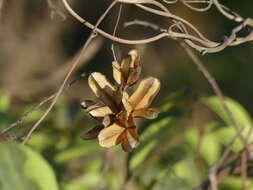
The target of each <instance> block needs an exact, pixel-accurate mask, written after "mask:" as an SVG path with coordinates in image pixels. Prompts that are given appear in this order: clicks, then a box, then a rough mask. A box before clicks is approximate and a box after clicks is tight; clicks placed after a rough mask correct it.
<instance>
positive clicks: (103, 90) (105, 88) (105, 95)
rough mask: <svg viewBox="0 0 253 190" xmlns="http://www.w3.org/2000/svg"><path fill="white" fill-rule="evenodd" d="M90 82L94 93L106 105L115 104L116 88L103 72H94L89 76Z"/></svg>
mask: <svg viewBox="0 0 253 190" xmlns="http://www.w3.org/2000/svg"><path fill="white" fill-rule="evenodd" d="M88 84H89V86H90V88H91V89H92V91H93V92H94V94H95V95H96V96H97V97H98V98H100V99H101V100H102V101H103V102H104V103H105V104H106V105H109V106H112V105H113V98H114V93H115V91H116V88H115V87H114V86H113V85H112V84H111V83H110V82H109V81H108V80H107V78H106V77H105V76H104V75H103V74H101V73H98V72H94V73H92V74H91V75H90V76H89V78H88Z"/></svg>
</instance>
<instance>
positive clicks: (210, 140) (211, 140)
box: [186, 126, 221, 165]
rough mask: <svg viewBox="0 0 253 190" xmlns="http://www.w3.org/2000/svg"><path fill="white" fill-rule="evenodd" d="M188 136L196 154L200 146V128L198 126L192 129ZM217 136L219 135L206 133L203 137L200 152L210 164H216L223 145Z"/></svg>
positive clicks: (188, 140)
mask: <svg viewBox="0 0 253 190" xmlns="http://www.w3.org/2000/svg"><path fill="white" fill-rule="evenodd" d="M205 127H208V126H205ZM186 138H187V142H188V143H189V144H190V145H191V147H192V150H194V153H193V154H195V153H196V151H197V148H198V146H199V145H198V143H199V142H198V141H199V138H200V137H199V136H198V130H197V129H196V128H193V129H191V130H190V131H188V133H187V136H186ZM217 138H218V137H217V136H216V134H214V133H206V134H204V136H203V137H202V138H201V144H200V154H201V155H202V156H203V158H204V159H205V161H206V162H207V163H208V164H209V165H211V164H214V163H215V162H216V161H217V160H218V159H219V157H220V153H221V146H220V142H219V141H217Z"/></svg>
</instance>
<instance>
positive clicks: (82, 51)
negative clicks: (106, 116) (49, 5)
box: [22, 0, 117, 144]
mask: <svg viewBox="0 0 253 190" xmlns="http://www.w3.org/2000/svg"><path fill="white" fill-rule="evenodd" d="M63 1H64V0H63ZM116 3H117V1H116V0H115V1H113V2H112V3H111V5H110V6H109V7H108V8H107V10H106V11H105V12H104V14H103V15H102V16H101V17H100V18H99V19H98V21H97V23H96V25H95V26H94V29H93V30H92V32H91V34H90V36H89V37H88V39H87V41H86V42H85V44H84V46H83V48H82V50H81V53H80V56H79V57H77V59H76V60H75V61H74V62H73V65H72V66H71V68H70V70H69V72H68V73H67V75H66V77H65V79H64V81H63V83H62V85H61V87H60V88H59V90H58V91H57V93H56V95H55V97H54V99H53V101H52V103H51V104H50V106H49V107H48V109H47V110H46V111H45V113H44V114H43V115H42V116H41V118H40V119H39V120H38V121H37V122H36V123H35V124H34V125H33V127H32V128H31V130H30V131H29V133H28V134H27V136H26V137H25V138H24V140H23V142H22V144H25V143H26V142H27V141H28V140H29V139H30V137H31V135H32V133H33V131H35V130H36V128H37V127H38V126H39V124H40V123H41V122H42V121H43V120H44V119H45V117H46V116H47V114H48V113H49V112H50V111H51V110H52V108H53V106H54V105H55V103H56V101H57V100H58V98H59V96H60V95H61V93H62V91H63V89H64V87H65V84H66V82H67V81H68V79H69V77H70V75H71V74H72V72H73V71H74V70H75V68H76V66H77V65H78V63H79V60H80V59H81V57H82V54H83V53H84V52H85V50H86V48H87V47H88V45H89V44H90V42H91V41H92V39H93V38H94V37H95V35H94V31H95V29H96V28H97V26H98V25H99V24H100V23H101V22H102V21H103V19H104V18H105V16H106V15H107V14H108V12H109V11H110V10H111V9H112V7H113V6H114V5H115V4H116Z"/></svg>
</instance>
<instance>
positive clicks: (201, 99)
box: [0, 0, 253, 190]
mask: <svg viewBox="0 0 253 190" xmlns="http://www.w3.org/2000/svg"><path fill="white" fill-rule="evenodd" d="M0 2H1V3H0V5H1V10H0V11H1V15H0V28H1V29H0V129H3V128H5V127H7V126H8V124H10V123H12V122H14V121H15V120H17V119H18V118H19V117H20V116H21V115H22V114H24V113H25V112H26V111H27V110H29V109H30V108H31V107H32V106H33V105H35V104H36V103H38V102H40V101H41V100H42V99H43V98H44V97H47V96H49V95H51V94H53V93H55V92H56V91H57V89H58V88H59V86H60V84H61V82H62V81H63V78H64V76H65V74H66V72H67V71H68V70H69V68H70V66H71V63H72V60H73V59H74V58H75V57H76V56H77V55H78V53H79V51H80V49H81V47H82V45H83V44H84V42H85V41H86V40H87V38H88V35H89V33H90V30H89V29H87V28H86V27H84V26H83V25H82V24H80V23H79V22H77V21H76V20H75V19H73V18H72V17H71V16H70V15H69V14H68V13H67V12H65V10H64V8H63V5H62V4H61V1H60V0H57V1H53V3H54V4H55V5H56V7H57V8H58V9H59V10H60V11H62V12H63V13H64V14H65V16H66V18H65V19H64V18H63V17H62V16H60V15H58V14H56V13H54V12H52V9H50V7H49V6H48V4H47V2H46V1H45V0H1V1H0ZM69 2H70V3H71V5H73V7H74V9H75V10H76V11H77V12H78V13H79V14H80V15H81V16H82V17H84V18H86V19H87V20H88V21H90V22H91V23H95V22H96V21H97V19H98V18H99V16H100V15H101V14H102V13H103V12H104V11H105V9H106V7H107V6H108V5H109V3H110V2H111V1H109V0H92V1H88V0H86V1H73V0H72V1H69ZM221 3H224V4H225V5H226V6H228V7H229V8H230V9H232V10H234V11H235V12H237V13H238V14H240V15H241V16H243V17H251V18H253V2H252V1H250V0H244V1H221ZM168 7H169V10H170V11H171V12H173V13H175V14H177V15H179V16H181V17H183V18H185V19H187V20H188V21H190V22H192V23H193V24H194V25H195V26H197V28H198V29H199V30H200V31H201V32H203V34H204V35H205V36H208V37H209V38H210V39H212V40H214V41H222V40H223V38H224V36H226V35H229V34H230V32H231V29H232V28H233V27H235V26H236V23H233V22H232V21H229V20H227V19H226V18H224V17H223V16H222V15H221V14H220V13H219V12H218V11H217V10H216V8H215V7H213V8H211V9H210V10H209V11H207V12H204V13H199V12H194V11H192V10H189V9H188V8H187V7H185V6H184V5H183V4H181V3H176V4H173V5H170V6H168ZM118 10H119V5H117V6H116V7H115V8H114V9H113V10H112V11H111V13H110V14H109V15H108V16H107V18H106V19H105V21H104V22H103V23H102V25H101V28H103V29H104V30H106V31H108V32H110V33H112V32H113V29H114V25H115V22H116V18H117V13H118ZM134 19H140V20H146V21H151V22H153V23H155V24H157V25H159V26H161V27H162V28H165V27H166V26H168V24H169V23H170V22H169V21H168V20H166V19H164V18H161V17H159V16H152V15H150V14H148V13H146V12H144V11H142V10H140V9H138V8H137V7H134V6H132V5H123V9H122V16H121V20H120V24H119V26H118V30H117V34H118V35H119V36H120V37H122V38H128V39H142V38H145V37H148V36H150V35H151V34H154V33H155V32H154V31H152V30H151V29H149V28H146V27H140V26H130V27H128V28H125V27H124V23H125V22H127V21H132V20H134ZM111 45H112V41H110V40H107V39H104V38H102V37H99V36H98V37H97V38H95V39H94V41H93V42H92V43H91V44H90V46H89V48H88V49H87V51H86V52H85V54H84V55H83V57H82V61H81V63H80V64H79V66H78V68H77V70H76V71H75V72H74V74H73V75H72V79H71V80H74V79H76V78H78V77H79V76H80V74H82V73H87V74H89V73H91V72H93V71H99V72H102V73H104V74H106V75H107V76H108V77H109V78H110V79H112V67H111V62H112V60H113V56H112V52H111ZM131 49H138V50H139V52H140V53H141V63H142V65H143V68H142V77H146V76H155V77H157V78H159V79H160V80H161V91H160V93H159V95H158V96H157V98H156V100H155V102H154V104H153V105H154V106H156V107H160V108H161V110H162V113H161V115H160V117H159V118H158V119H155V120H152V121H144V120H140V121H138V123H139V126H138V127H139V132H140V134H141V144H140V146H139V148H137V149H136V150H135V151H133V152H132V153H130V154H128V153H125V152H123V151H122V150H121V148H120V147H115V148H112V149H109V150H107V149H104V148H101V147H99V145H98V142H97V140H91V141H83V140H82V139H80V135H81V134H83V133H84V132H85V131H87V130H89V129H90V128H91V127H93V126H94V125H96V124H97V123H96V121H94V120H93V119H92V118H90V117H89V116H88V114H87V113H85V111H84V110H81V109H80V106H79V103H80V102H81V101H82V100H84V99H87V98H94V95H93V94H92V92H91V90H90V89H89V87H88V85H87V78H83V79H81V80H79V81H78V82H76V83H75V84H74V85H72V86H71V88H69V89H68V90H66V91H65V92H64V94H63V95H62V96H61V97H60V99H59V101H58V102H57V104H56V106H55V107H54V109H53V110H52V111H51V113H50V114H49V115H48V117H47V118H46V119H45V121H44V122H43V123H42V124H41V125H40V127H39V128H38V130H37V131H36V132H35V133H34V134H33V136H32V138H31V139H30V140H29V142H28V145H27V146H25V147H23V146H19V145H17V143H18V142H20V140H22V138H23V137H24V136H25V135H26V134H27V132H28V130H29V129H30V128H31V126H32V125H33V123H34V122H35V121H37V120H38V119H39V118H40V116H41V115H42V114H43V112H44V111H45V109H46V108H47V107H46V106H44V107H42V108H40V109H38V110H37V111H35V112H33V114H31V115H30V116H29V117H27V118H26V119H25V120H24V121H23V122H22V123H21V124H19V125H18V126H17V127H16V128H15V129H14V130H12V131H10V132H9V133H8V135H7V137H8V138H9V139H11V140H13V141H16V144H2V145H1V147H0V152H2V153H1V155H4V156H2V158H0V189H3V190H7V189H10V190H19V189H26V190H30V189H31V190H37V189H38V190H44V189H47V190H50V189H52V190H54V189H57V186H58V189H62V190H86V189H87V190H89V189H92V190H94V189H105V190H109V189H115V190H118V189H130V190H135V189H136V190H139V189H145V190H146V189H156V190H165V189H166V190H168V189H179V190H180V189H182V190H184V189H192V188H194V187H196V186H197V185H198V184H200V183H201V182H202V181H203V180H204V179H206V178H207V175H208V169H209V168H210V166H212V164H214V163H216V162H217V161H218V160H219V158H220V157H221V154H222V152H223V150H224V148H225V146H226V145H227V144H228V143H229V142H230V141H231V139H232V137H233V134H234V131H233V127H232V126H231V124H230V122H229V121H227V118H226V116H224V112H223V111H222V110H221V108H220V104H219V101H218V100H217V97H216V95H215V94H214V92H213V91H212V89H211V87H210V85H209V84H208V83H207V81H206V79H205V78H204V77H203V76H202V74H201V73H200V72H199V71H198V69H197V68H196V67H195V65H194V64H193V63H192V61H191V60H190V59H189V57H188V56H187V54H186V53H185V51H184V49H182V47H181V46H180V45H179V44H178V42H177V41H174V40H172V39H162V40H160V41H157V42H154V43H151V44H145V45H137V46H135V45H131V46H130V45H122V44H115V52H116V56H117V58H118V59H119V60H121V59H122V58H123V57H124V56H126V54H127V52H128V51H129V50H131ZM196 54H198V55H199V53H197V52H196ZM200 59H201V60H202V61H203V63H204V65H205V66H206V67H207V68H208V70H209V71H210V73H211V74H212V75H213V77H214V78H215V79H216V81H217V83H218V84H219V86H220V88H221V89H222V91H223V93H224V94H225V95H226V96H227V97H228V98H229V99H228V102H229V103H230V104H231V106H232V107H233V111H234V112H235V114H236V117H237V119H239V120H240V121H243V122H244V123H246V124H247V125H249V126H250V125H251V122H252V121H251V118H252V116H253V101H252V97H253V86H252V79H253V78H252V70H253V61H252V60H253V44H252V43H251V42H250V43H246V44H243V45H240V46H237V47H229V48H226V49H225V50H223V51H222V52H219V53H215V54H208V55H205V56H203V57H201V58H200ZM246 124H245V125H246ZM240 148H242V146H241V144H240V142H239V141H238V142H236V143H235V146H233V150H234V151H239V150H240ZM25 166H27V167H25ZM8 176H9V177H8ZM248 182H249V185H251V186H250V187H251V189H252V188H253V186H252V185H253V181H251V180H250V179H249V180H248ZM241 185H242V183H241V179H240V175H233V176H230V177H229V178H227V180H225V181H224V182H223V183H221V184H220V186H219V187H220V189H222V190H239V189H241V188H242V186H241ZM21 187H22V188H21Z"/></svg>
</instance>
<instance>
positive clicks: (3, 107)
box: [0, 94, 11, 112]
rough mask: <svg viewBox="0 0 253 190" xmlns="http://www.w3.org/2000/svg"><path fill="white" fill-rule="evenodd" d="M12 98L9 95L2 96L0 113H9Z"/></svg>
mask: <svg viewBox="0 0 253 190" xmlns="http://www.w3.org/2000/svg"><path fill="white" fill-rule="evenodd" d="M10 102H11V99H10V96H9V95H8V94H2V95H0V112H7V110H8V109H9V106H10Z"/></svg>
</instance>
